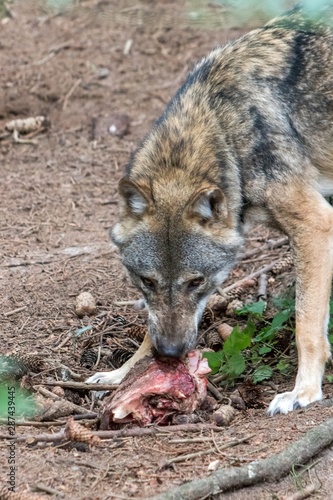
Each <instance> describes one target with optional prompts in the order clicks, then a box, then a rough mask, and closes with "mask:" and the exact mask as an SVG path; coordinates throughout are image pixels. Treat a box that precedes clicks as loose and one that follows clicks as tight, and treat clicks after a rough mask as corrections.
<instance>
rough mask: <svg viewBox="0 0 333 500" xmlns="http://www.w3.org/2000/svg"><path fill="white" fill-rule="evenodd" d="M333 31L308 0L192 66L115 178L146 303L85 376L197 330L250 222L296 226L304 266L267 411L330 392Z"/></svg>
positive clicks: (175, 344)
mask: <svg viewBox="0 0 333 500" xmlns="http://www.w3.org/2000/svg"><path fill="white" fill-rule="evenodd" d="M331 194H333V33H332V31H331V30H330V28H329V26H327V25H326V24H325V23H324V22H321V21H313V20H312V19H310V18H308V17H307V16H306V15H305V14H304V12H303V11H302V10H301V9H294V10H293V11H292V12H289V13H288V14H286V15H283V16H280V17H278V18H275V19H274V20H272V21H270V22H269V23H267V24H266V25H264V26H263V27H261V28H258V29H255V30H253V31H251V32H249V33H247V34H245V35H244V36H242V37H241V38H239V39H236V40H234V41H231V42H229V43H227V44H226V45H225V46H223V47H218V48H216V49H214V50H213V51H212V52H211V53H210V54H209V55H208V56H207V57H205V58H204V59H203V60H201V61H200V62H199V63H197V65H196V66H195V67H194V69H193V70H192V71H191V72H190V73H189V75H188V77H187V79H186V81H185V83H184V84H183V85H182V86H181V87H180V89H179V90H178V92H177V93H176V95H175V96H174V97H173V98H172V99H171V101H170V102H169V104H168V105H167V107H166V109H165V111H164V112H163V114H162V116H161V117H160V118H159V119H158V120H157V122H156V123H155V125H154V126H153V128H152V130H151V131H150V133H149V134H148V135H147V136H146V137H145V139H144V140H143V143H142V144H141V146H140V147H139V148H138V149H137V151H136V152H135V154H134V155H133V157H132V159H131V161H130V162H129V164H128V166H127V169H126V174H125V176H124V177H123V178H122V179H121V180H120V182H119V196H120V201H119V204H120V214H119V221H118V223H117V224H116V225H115V226H114V227H113V229H112V233H111V238H112V241H113V242H114V243H115V245H116V246H117V247H118V248H119V250H120V255H121V260H122V263H123V264H124V266H125V268H126V269H127V271H128V273H129V275H130V277H131V279H132V282H133V284H134V285H135V286H136V287H137V288H138V289H139V290H140V291H141V293H142V295H143V300H144V304H145V306H146V308H147V310H148V333H147V335H146V337H145V339H144V342H143V343H142V345H141V347H140V348H139V350H138V351H137V352H136V353H135V355H134V356H133V358H131V359H130V360H129V361H128V362H127V363H126V364H125V365H123V366H122V367H121V368H119V369H118V370H115V371H113V372H102V373H96V374H95V375H93V376H92V377H91V378H90V379H89V381H90V382H96V381H98V380H100V381H101V382H103V383H119V382H120V381H121V379H122V378H123V377H124V375H125V374H126V373H127V372H128V370H129V369H130V368H131V366H133V365H134V364H135V362H136V361H137V360H138V359H140V358H142V357H143V356H145V355H146V354H148V353H149V352H150V351H151V349H152V347H153V348H154V349H155V350H156V351H157V352H158V353H160V354H162V355H164V356H171V357H182V356H184V355H185V354H186V353H187V352H188V351H190V350H191V349H192V348H194V346H195V344H196V340H197V331H198V323H199V321H200V318H201V315H202V312H203V311H204V308H205V305H206V303H207V300H208V298H209V296H210V295H211V294H212V293H213V292H214V291H215V290H216V288H217V287H218V286H219V285H220V284H221V283H222V282H223V280H224V279H225V278H226V276H227V275H228V273H229V271H230V270H231V269H232V266H233V265H234V263H235V260H236V256H237V252H238V251H239V249H240V248H241V246H242V244H243V229H242V228H243V225H244V222H246V221H248V220H250V221H255V222H256V223H258V222H259V223H264V224H268V225H269V226H272V227H277V228H279V229H280V230H281V231H283V232H284V233H285V234H287V235H288V237H289V239H290V243H291V247H292V249H293V254H294V262H295V269H296V344H297V350H298V372H297V376H296V382H295V387H294V389H293V390H292V391H290V392H285V393H283V394H278V395H276V396H275V398H274V399H273V401H272V402H271V404H270V406H269V410H268V411H269V414H270V415H274V414H276V413H287V412H289V411H292V410H293V409H295V408H297V407H303V406H306V405H308V404H309V403H311V402H313V401H316V400H320V399H321V398H322V389H321V385H322V377H323V374H324V369H325V363H326V361H327V360H328V359H329V357H330V346H329V342H328V339H327V327H328V319H329V298H330V290H331V280H332V270H333V209H332V207H331V206H330V204H329V203H328V202H327V201H326V200H325V196H328V195H331Z"/></svg>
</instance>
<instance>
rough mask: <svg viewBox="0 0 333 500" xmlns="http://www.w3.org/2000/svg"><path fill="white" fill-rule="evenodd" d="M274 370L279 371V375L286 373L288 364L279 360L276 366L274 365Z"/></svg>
mask: <svg viewBox="0 0 333 500" xmlns="http://www.w3.org/2000/svg"><path fill="white" fill-rule="evenodd" d="M276 368H277V369H278V370H279V372H281V373H286V372H287V371H288V368H289V363H287V362H286V361H284V360H283V359H281V360H280V361H279V362H278V364H277V365H276Z"/></svg>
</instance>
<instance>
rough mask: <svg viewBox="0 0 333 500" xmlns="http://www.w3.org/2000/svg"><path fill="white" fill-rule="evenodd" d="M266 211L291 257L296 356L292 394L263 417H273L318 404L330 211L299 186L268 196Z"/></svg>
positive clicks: (332, 230)
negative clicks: (281, 232)
mask: <svg viewBox="0 0 333 500" xmlns="http://www.w3.org/2000/svg"><path fill="white" fill-rule="evenodd" d="M278 191H280V192H279V193H278ZM270 205H271V210H272V211H273V213H274V216H275V218H276V220H277V221H278V222H279V224H280V226H281V227H282V228H283V229H284V230H285V231H286V233H287V234H288V236H289V238H290V241H291V244H292V246H293V251H294V260H295V268H296V345H297V351H298V372H297V376H296V383H295V388H294V389H293V390H292V391H291V392H285V393H283V394H278V395H277V396H276V397H275V398H274V399H273V401H272V402H271V404H270V406H269V409H268V412H269V414H270V415H274V414H276V413H288V412H289V411H292V410H294V409H295V408H298V407H301V406H306V405H308V404H309V403H312V402H313V401H317V400H319V399H321V398H322V389H321V385H322V378H323V374H324V369H325V363H326V361H327V360H328V358H329V357H330V347H329V342H328V339H327V325H328V319H329V299H330V290H331V282H332V269H333V209H332V207H331V206H330V205H329V204H328V203H327V202H326V201H325V199H324V198H323V197H322V196H321V195H320V194H319V193H318V192H317V191H316V190H315V189H312V188H309V187H305V186H304V185H300V183H299V182H293V183H291V184H290V185H289V186H288V187H287V189H283V194H282V192H281V190H278V189H276V190H273V191H272V194H271V197H270Z"/></svg>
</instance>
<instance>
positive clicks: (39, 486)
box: [32, 483, 65, 498]
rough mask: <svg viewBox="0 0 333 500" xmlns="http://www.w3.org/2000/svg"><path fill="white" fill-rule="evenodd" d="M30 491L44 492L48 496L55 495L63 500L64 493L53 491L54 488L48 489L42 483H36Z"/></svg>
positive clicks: (48, 487)
mask: <svg viewBox="0 0 333 500" xmlns="http://www.w3.org/2000/svg"><path fill="white" fill-rule="evenodd" d="M32 489H33V490H34V491H44V492H45V493H50V495H57V496H58V497H60V498H64V496H65V495H64V493H62V492H61V491H58V490H55V489H54V488H50V486H46V484H43V483H37V484H35V485H34V486H32Z"/></svg>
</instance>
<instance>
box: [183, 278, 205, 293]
mask: <svg viewBox="0 0 333 500" xmlns="http://www.w3.org/2000/svg"><path fill="white" fill-rule="evenodd" d="M204 281H205V279H204V278H203V277H202V276H198V277H197V278H194V279H193V280H191V281H189V282H188V285H187V288H188V290H195V289H196V288H198V287H199V286H200V285H202V283H203V282H204Z"/></svg>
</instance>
